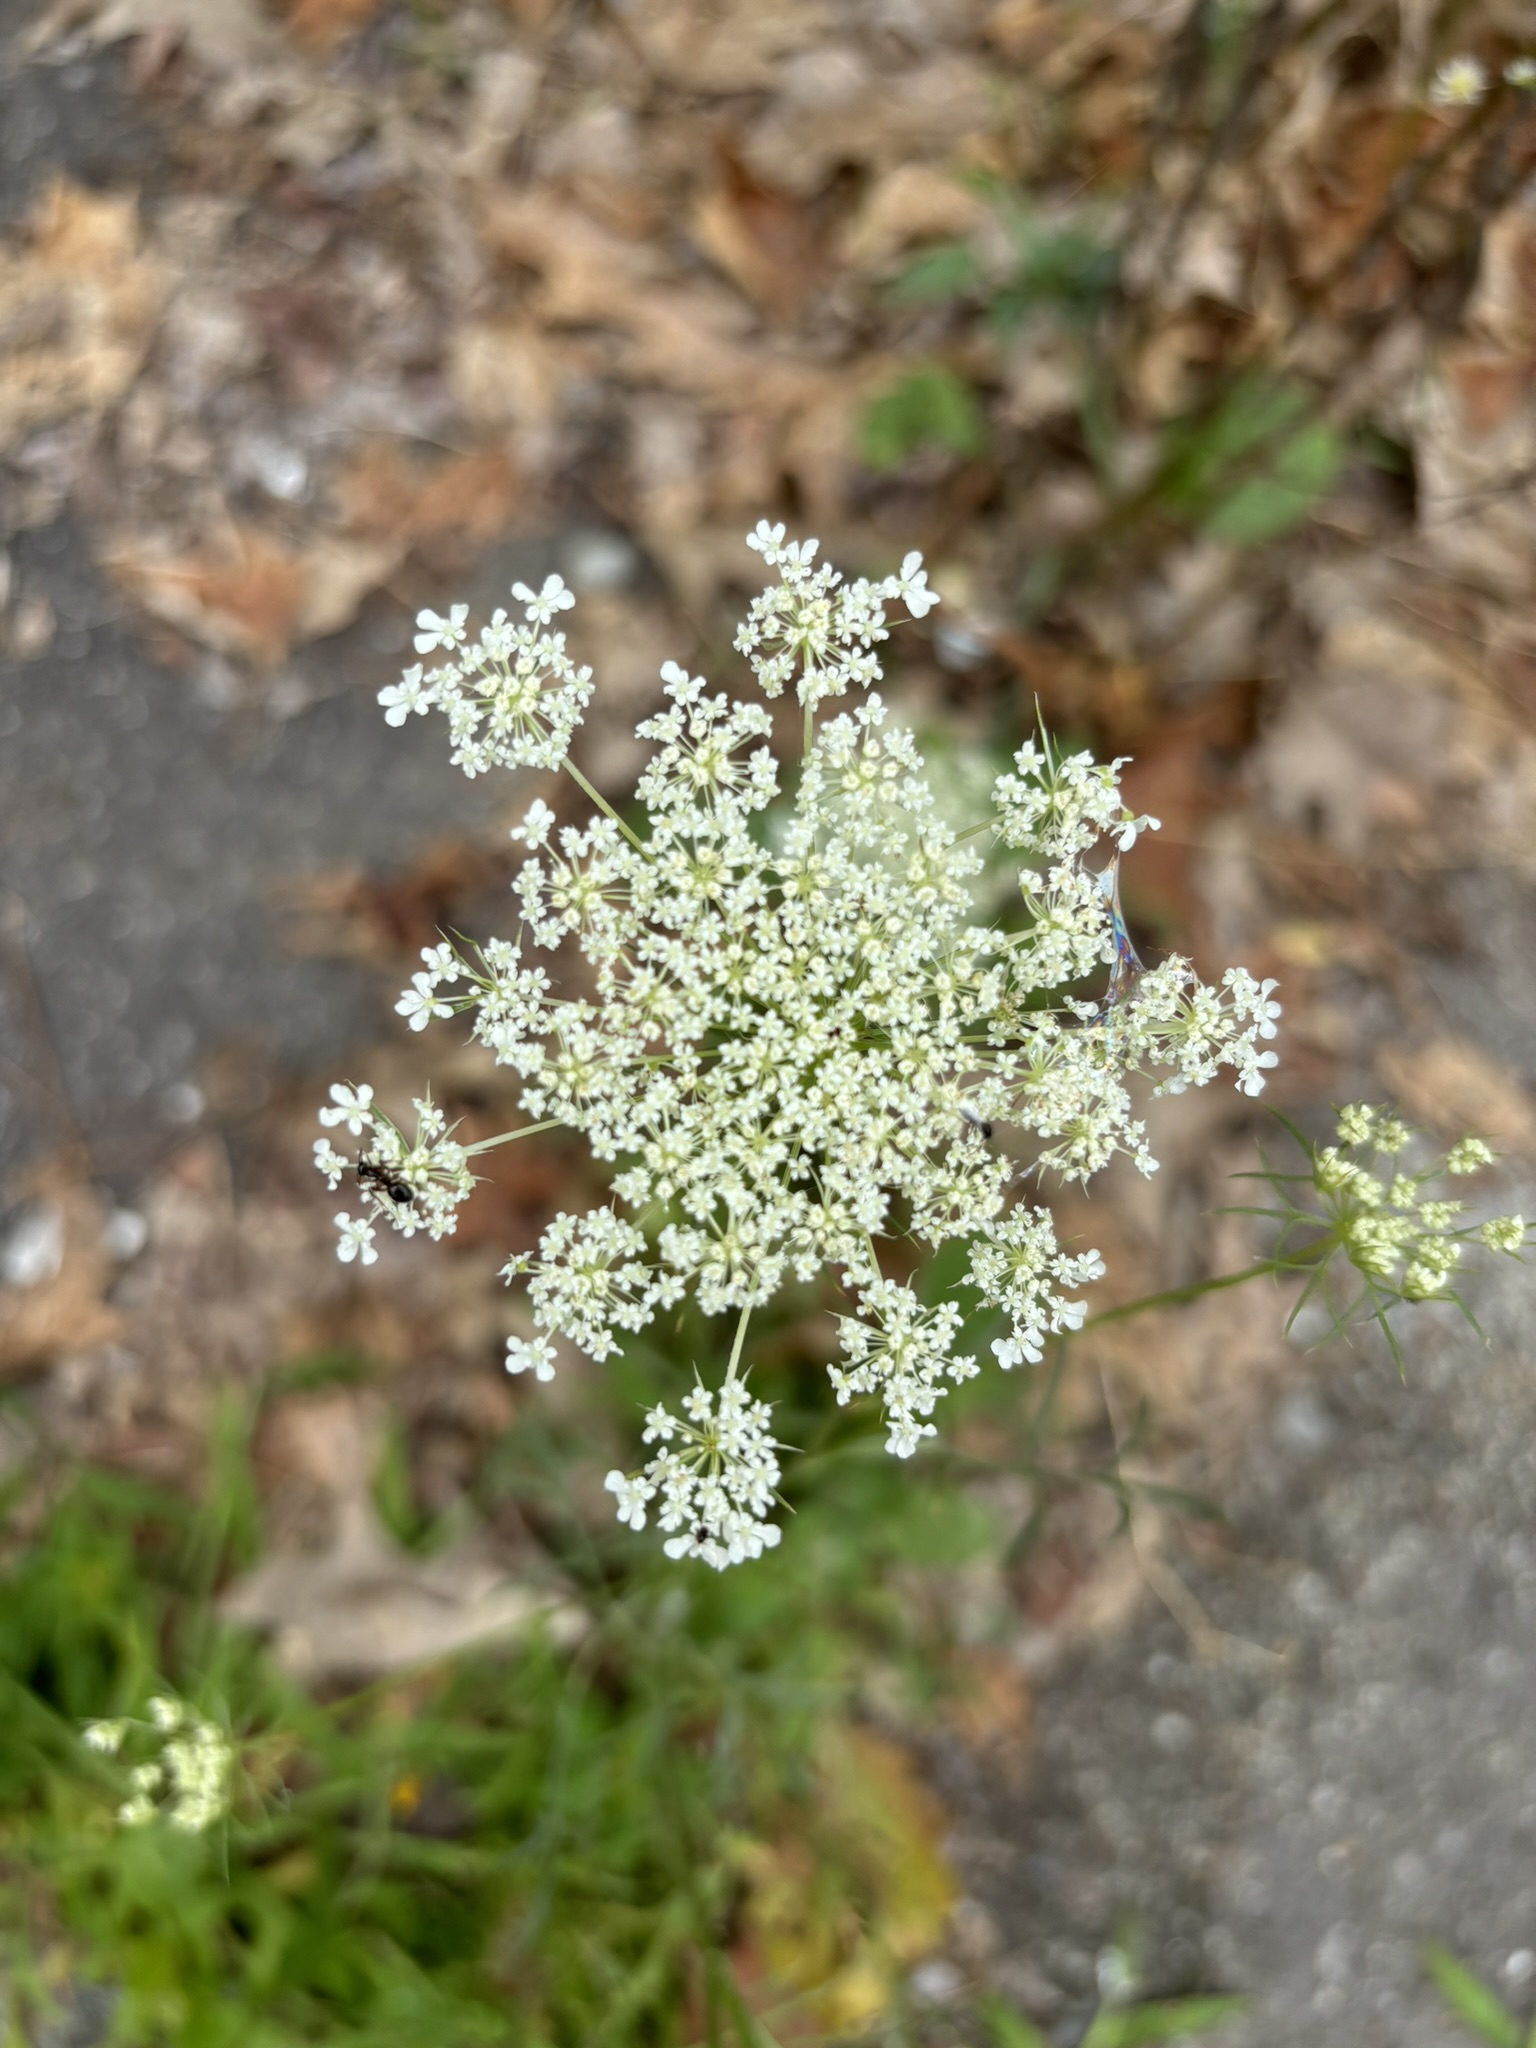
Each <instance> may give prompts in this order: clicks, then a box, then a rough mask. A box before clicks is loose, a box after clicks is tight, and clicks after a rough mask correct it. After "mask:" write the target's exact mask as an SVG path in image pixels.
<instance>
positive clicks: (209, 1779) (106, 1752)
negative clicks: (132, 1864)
mask: <svg viewBox="0 0 1536 2048" xmlns="http://www.w3.org/2000/svg"><path fill="white" fill-rule="evenodd" d="M130 1729H136V1730H142V1731H145V1732H147V1733H148V1734H149V1735H150V1737H151V1740H152V1741H153V1742H154V1743H155V1745H156V1746H157V1748H158V1750H159V1754H158V1755H157V1756H154V1757H151V1758H148V1759H147V1760H146V1761H145V1762H143V1763H138V1764H135V1765H134V1766H133V1767H132V1769H131V1770H130V1771H129V1773H128V1784H129V1789H130V1797H129V1798H128V1799H126V1800H125V1801H124V1802H123V1804H122V1805H121V1806H120V1807H119V1808H118V1813H117V1818H118V1820H119V1822H120V1823H121V1824H122V1826H124V1827H130V1828H132V1827H145V1826H147V1825H148V1824H149V1822H150V1821H152V1820H154V1819H156V1818H157V1817H158V1818H162V1819H164V1820H167V1821H169V1823H170V1824H171V1826H172V1827H173V1828H180V1829H181V1830H182V1832H183V1833H185V1834H189V1835H200V1834H202V1833H203V1831H204V1830H205V1829H207V1828H210V1827H212V1825H213V1823H214V1822H215V1821H216V1820H218V1819H220V1818H221V1816H222V1815H223V1814H225V1813H226V1812H227V1811H228V1810H229V1782H230V1776H231V1773H232V1771H233V1769H234V1761H235V1751H234V1745H233V1744H232V1743H231V1742H230V1739H229V1737H228V1736H227V1735H226V1734H225V1733H224V1731H223V1729H222V1728H220V1727H218V1726H217V1725H216V1724H215V1723H214V1722H212V1721H207V1720H204V1718H203V1716H202V1715H201V1714H199V1713H197V1712H196V1711H195V1709H194V1708H192V1707H189V1706H188V1705H187V1704H186V1702H185V1701H184V1700H178V1699H172V1698H171V1697H170V1696H169V1695H168V1694H165V1693H161V1694H159V1695H157V1697H156V1698H154V1699H152V1700H151V1701H150V1703H149V1720H148V1722H139V1721H130V1720H128V1719H126V1718H125V1719H121V1720H115V1721H88V1722H87V1723H86V1725H85V1727H84V1728H83V1729H82V1730H81V1737H80V1739H81V1741H82V1742H84V1744H85V1745H86V1747H87V1748H88V1749H94V1750H96V1751H97V1752H98V1753H99V1754H101V1755H102V1756H116V1755H117V1754H118V1752H119V1751H120V1750H121V1749H122V1746H123V1742H124V1739H125V1738H126V1736H127V1735H128V1732H129V1730H130Z"/></svg>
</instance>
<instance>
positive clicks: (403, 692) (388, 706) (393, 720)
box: [379, 614, 437, 725]
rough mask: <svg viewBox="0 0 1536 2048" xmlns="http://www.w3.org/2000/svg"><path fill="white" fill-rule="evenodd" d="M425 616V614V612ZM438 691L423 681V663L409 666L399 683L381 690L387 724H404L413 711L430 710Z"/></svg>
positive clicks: (380, 699) (381, 701)
mask: <svg viewBox="0 0 1536 2048" xmlns="http://www.w3.org/2000/svg"><path fill="white" fill-rule="evenodd" d="M423 616H425V614H423ZM436 695H437V693H436V691H435V690H434V689H433V688H432V686H431V685H430V684H428V683H424V682H423V681H422V668H421V663H420V662H419V661H418V662H417V663H416V665H415V666H414V667H413V668H408V669H406V670H405V671H404V673H403V674H402V675H401V677H400V680H399V682H398V683H389V684H387V685H386V686H385V688H384V689H382V690H380V692H379V702H380V703H381V704H382V705H383V706H384V723H385V724H386V725H404V723H405V721H406V720H407V718H409V717H410V715H411V713H412V712H413V711H415V712H427V711H430V710H431V708H432V706H433V704H434V702H435V701H436Z"/></svg>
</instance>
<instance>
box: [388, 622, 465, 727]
mask: <svg viewBox="0 0 1536 2048" xmlns="http://www.w3.org/2000/svg"><path fill="white" fill-rule="evenodd" d="M468 617H469V606H468V605H467V604H456V605H450V606H449V609H448V616H447V618H446V619H440V618H439V617H438V615H437V613H436V612H426V611H423V612H418V613H417V614H416V624H417V626H418V628H419V629H420V630H419V631H418V632H417V635H416V652H417V653H418V654H431V653H433V652H434V651H435V650H436V649H437V648H439V647H445V648H449V649H452V648H454V647H461V646H462V645H463V644H464V621H465V620H466V619H467V618H468ZM403 680H404V679H403V678H402V681H403ZM396 722H397V723H399V722H401V721H398V720H397V721H396Z"/></svg>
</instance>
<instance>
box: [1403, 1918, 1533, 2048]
mask: <svg viewBox="0 0 1536 2048" xmlns="http://www.w3.org/2000/svg"><path fill="white" fill-rule="evenodd" d="M1419 1954H1420V1957H1421V1958H1422V1960H1423V1964H1424V1968H1425V1969H1426V1970H1427V1971H1428V1973H1429V1975H1430V1977H1431V1979H1432V1980H1433V1982H1434V1985H1435V1988H1436V1990H1437V1991H1438V1992H1439V1993H1440V1996H1441V1997H1442V1998H1443V1999H1444V2000H1445V2002H1446V2004H1447V2005H1448V2006H1449V2007H1450V2009H1451V2011H1452V2012H1453V2013H1455V2015H1456V2017H1457V2019H1459V2020H1460V2021H1462V2023H1463V2024H1464V2025H1465V2026H1467V2027H1469V2028H1470V2029H1471V2030H1472V2032H1473V2033H1474V2034H1476V2036H1477V2038H1478V2039H1479V2040H1480V2041H1489V2042H1491V2043H1492V2044H1493V2048H1536V2022H1532V2023H1531V2024H1530V2025H1529V2026H1527V2025H1526V2023H1525V2022H1524V2021H1523V2020H1519V2019H1517V2018H1516V2017H1515V2015H1514V2014H1513V2013H1512V2012H1511V2011H1510V2009H1509V2007H1508V2006H1507V2005H1505V2004H1504V2002H1503V2000H1502V1999H1500V1998H1498V1997H1497V1996H1496V1995H1495V1994H1494V1993H1493V1992H1492V1991H1490V1990H1489V1989H1488V1987H1487V1985H1486V1984H1484V1983H1483V1981H1482V1979H1481V1978H1479V1977H1474V1976H1473V1974H1472V1972H1471V1971H1470V1970H1469V1969H1468V1968H1467V1967H1466V1965H1465V1964H1464V1963H1460V1962H1458V1961H1457V1960H1456V1958H1455V1956H1453V1955H1452V1954H1451V1952H1450V1950H1449V1949H1448V1948H1442V1947H1441V1945H1440V1943H1439V1942H1437V1941H1427V1942H1425V1944H1424V1946H1423V1947H1422V1948H1421V1949H1420V1951H1419Z"/></svg>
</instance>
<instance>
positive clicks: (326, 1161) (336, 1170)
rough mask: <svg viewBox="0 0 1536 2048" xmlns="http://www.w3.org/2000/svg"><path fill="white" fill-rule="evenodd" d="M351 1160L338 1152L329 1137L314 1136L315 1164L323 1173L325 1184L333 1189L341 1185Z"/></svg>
mask: <svg viewBox="0 0 1536 2048" xmlns="http://www.w3.org/2000/svg"><path fill="white" fill-rule="evenodd" d="M350 1164H351V1162H350V1161H349V1160H348V1159H347V1158H346V1157H345V1156H344V1154H342V1153H340V1152H338V1151H337V1150H336V1148H335V1146H334V1145H333V1144H332V1143H331V1141H330V1139H329V1138H316V1140H315V1165H316V1167H317V1168H318V1169H319V1171H320V1172H321V1173H323V1174H324V1175H325V1184H326V1186H327V1187H328V1188H330V1189H332V1190H333V1191H334V1190H335V1189H336V1188H339V1187H340V1186H341V1183H342V1180H343V1178H344V1176H345V1174H346V1171H347V1168H348V1166H349V1165H350Z"/></svg>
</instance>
